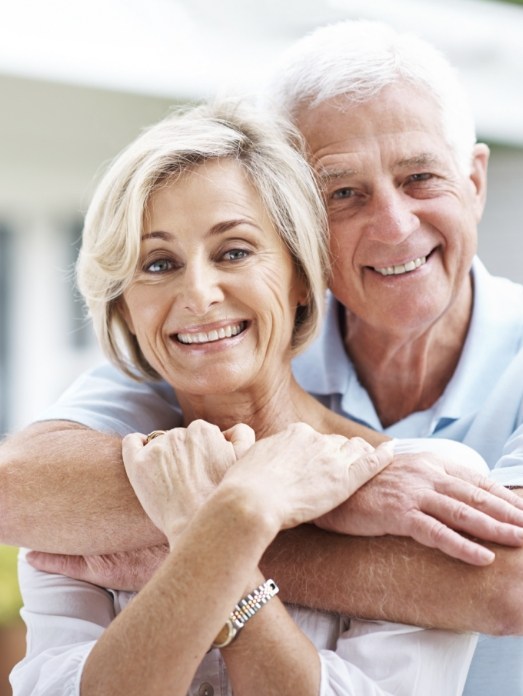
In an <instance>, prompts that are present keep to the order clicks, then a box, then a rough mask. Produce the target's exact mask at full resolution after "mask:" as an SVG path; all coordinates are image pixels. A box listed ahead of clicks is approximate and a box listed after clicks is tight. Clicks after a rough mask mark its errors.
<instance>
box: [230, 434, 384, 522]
mask: <svg viewBox="0 0 523 696" xmlns="http://www.w3.org/2000/svg"><path fill="white" fill-rule="evenodd" d="M392 456H393V446H392V443H384V444H383V445H380V446H379V447H378V448H376V449H374V447H372V446H371V445H369V444H368V443H367V442H366V441H365V440H363V439H361V438H357V437H356V438H352V439H347V438H346V437H343V436H342V435H323V434H320V433H318V432H316V431H315V430H313V429H312V428H311V427H309V426H308V425H305V424H304V423H296V424H293V425H291V426H289V427H288V428H286V430H284V431H282V432H280V433H278V434H276V435H273V436H271V437H267V438H265V439H263V440H258V441H257V442H256V443H255V444H254V445H253V446H252V447H251V448H250V449H249V450H248V451H247V452H246V453H245V454H244V455H243V456H242V457H241V458H240V459H239V460H238V462H237V463H236V464H235V465H234V466H232V467H231V468H230V469H229V470H228V471H227V473H226V475H225V477H224V480H223V483H222V485H221V486H220V489H222V487H227V488H228V489H229V490H230V486H232V487H233V492H234V494H235V495H237V496H242V497H243V498H244V499H245V500H253V501H254V502H255V503H256V504H258V505H261V506H263V512H264V514H266V515H267V514H268V515H270V516H272V518H273V523H274V525H275V528H276V531H279V530H280V529H285V528H289V527H295V526H297V525H299V524H301V523H302V522H307V521H309V520H312V519H314V518H316V517H318V516H320V515H322V514H324V513H326V512H328V511H329V510H332V509H333V508H335V507H336V506H338V505H339V504H340V503H341V502H343V501H344V500H346V499H347V498H348V497H349V496H351V495H352V493H354V491H356V490H357V489H358V488H360V486H362V485H363V484H364V483H366V482H367V481H369V479H371V478H372V477H373V476H375V475H376V474H377V473H379V472H380V471H381V470H382V469H383V468H385V467H386V466H387V465H388V464H389V462H390V461H392Z"/></svg>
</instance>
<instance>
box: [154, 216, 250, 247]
mask: <svg viewBox="0 0 523 696" xmlns="http://www.w3.org/2000/svg"><path fill="white" fill-rule="evenodd" d="M239 225H249V227H254V228H255V229H257V230H260V229H261V227H260V226H259V225H258V224H257V223H256V222H254V220H249V219H248V218H233V219H232V220H223V221H220V222H217V223H216V224H215V225H213V226H212V227H211V228H210V229H209V232H208V235H209V236H211V237H212V236H214V235H219V234H224V233H225V232H228V231H229V230H230V229H232V228H234V227H238V226H239ZM147 239H161V240H162V241H165V242H171V241H173V240H174V239H176V235H175V234H173V233H172V232H166V231H165V230H152V231H151V232H144V233H143V234H142V237H141V240H142V242H144V241H146V240H147Z"/></svg>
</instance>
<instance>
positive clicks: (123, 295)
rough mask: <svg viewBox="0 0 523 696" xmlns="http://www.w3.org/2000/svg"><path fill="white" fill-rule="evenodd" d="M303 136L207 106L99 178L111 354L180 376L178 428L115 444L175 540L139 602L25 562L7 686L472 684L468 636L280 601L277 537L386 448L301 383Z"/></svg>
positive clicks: (330, 505)
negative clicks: (272, 550) (22, 645)
mask: <svg viewBox="0 0 523 696" xmlns="http://www.w3.org/2000/svg"><path fill="white" fill-rule="evenodd" d="M297 144H298V143H297V136H296V135H295V134H294V132H293V131H292V130H291V129H290V128H289V127H288V126H286V125H285V124H283V123H281V122H275V121H272V120H268V119H265V118H262V117H261V116H256V115H255V114H254V113H251V112H250V111H249V110H247V109H246V108H245V107H241V108H240V107H239V106H238V105H236V106H235V107H231V106H228V105H222V106H219V105H215V106H212V107H199V108H197V109H195V110H190V111H188V112H181V113H176V114H174V115H173V116H171V117H169V118H168V119H166V120H165V121H163V122H161V123H160V124H158V125H157V126H155V127H153V128H152V129H150V130H149V131H147V132H146V133H144V134H143V135H142V136H141V137H139V138H138V139H137V140H136V141H135V143H133V144H132V145H131V146H130V147H129V148H128V149H127V150H126V151H124V153H123V154H122V155H121V156H120V157H119V158H118V159H117V160H116V161H115V163H114V164H113V165H112V167H111V168H110V169H109V171H108V173H107V174H106V176H105V178H104V179H103V181H102V182H101V184H100V186H99V188H98V190H97V193H96V194H95V197H94V199H93V202H92V205H91V207H90V209H89V212H88V215H87V218H86V224H85V230H84V238H83V246H82V251H81V255H80V259H79V266H78V277H79V285H80V288H81V290H82V292H83V295H84V297H85V298H86V302H87V304H88V306H89V308H90V312H91V315H92V317H93V320H94V325H95V327H96V330H97V333H98V336H99V338H100V341H101V344H102V346H103V347H104V349H105V351H106V352H107V354H108V355H109V356H110V357H111V358H112V360H113V361H114V362H115V363H116V364H117V365H118V366H120V368H121V369H122V370H124V371H125V372H126V373H128V374H132V375H133V376H135V377H137V378H139V377H140V376H142V375H146V376H148V377H150V376H161V377H162V378H163V379H164V380H166V381H167V382H168V383H169V384H171V385H172V386H173V388H175V389H176V393H177V397H178V399H179V402H180V404H181V407H182V410H183V416H184V425H185V428H176V429H174V430H171V431H168V432H163V431H159V432H155V433H151V434H150V435H148V436H147V437H146V436H144V435H140V434H133V435H130V436H128V437H127V438H126V439H125V440H124V443H123V456H124V462H125V468H126V471H127V474H128V476H129V479H130V481H131V484H132V485H133V488H134V490H135V492H136V494H137V496H138V498H139V499H140V502H141V503H142V505H143V507H144V509H145V510H146V512H147V513H148V515H149V516H150V517H151V519H152V520H153V522H154V523H155V524H156V525H157V526H158V527H159V528H160V529H161V530H162V531H163V533H164V534H165V536H166V538H167V539H168V542H169V547H170V552H169V555H168V557H167V559H166V560H165V562H164V563H163V565H162V566H161V568H160V569H159V570H158V572H157V573H156V574H155V575H154V576H153V578H152V579H151V580H150V582H149V583H148V584H147V585H146V586H145V588H144V589H143V590H142V591H141V592H139V593H138V594H137V595H131V594H129V593H125V592H121V591H113V590H110V589H103V588H101V587H97V586H94V585H89V584H88V583H84V582H80V581H75V580H71V579H68V578H65V577H62V576H58V575H51V574H45V573H41V572H39V571H36V570H35V569H33V568H32V567H30V566H29V565H28V564H27V563H26V562H25V561H24V558H23V557H22V559H21V563H20V581H21V587H22V592H23V596H24V601H25V608H24V610H23V616H24V619H25V621H26V623H27V627H28V650H27V656H26V658H25V659H24V660H23V662H21V663H20V664H19V665H18V666H17V667H16V668H15V670H14V672H13V674H12V677H11V680H12V685H13V688H14V694H15V696H21V695H22V694H36V693H38V694H41V695H51V694H52V695H53V696H58V695H60V694H63V695H64V696H65V695H66V694H67V695H69V694H71V695H73V694H81V695H82V696H91V695H93V696H103V695H104V694H111V695H112V696H114V695H115V694H125V695H126V696H129V695H131V694H139V695H140V696H144V695H147V696H152V695H154V694H173V695H174V694H178V695H182V694H187V693H189V694H191V695H196V694H198V695H199V696H205V695H206V696H212V694H216V696H217V695H218V694H220V695H222V696H225V694H229V695H230V694H232V693H234V696H254V695H255V694H256V696H263V695H265V694H267V695H268V694H282V695H288V694H291V693H293V694H300V696H304V695H307V694H311V696H312V695H314V696H317V694H322V695H327V694H358V696H364V695H365V694H367V695H370V694H392V693H394V694H404V695H407V694H411V695H413V696H414V695H417V696H419V694H424V695H428V694H435V695H436V694H437V695H438V696H440V695H442V694H445V696H452V695H453V694H456V695H457V694H460V693H461V689H462V686H463V683H464V679H465V675H466V671H467V668H468V664H469V661H470V658H471V655H472V651H473V648H474V637H472V636H471V635H457V634H451V633H447V632H445V631H429V630H424V629H419V628H414V627H409V626H400V625H395V624H387V623H383V622H364V621H355V620H352V621H350V620H349V619H348V618H346V617H342V616H336V615H332V614H325V613H321V612H313V611H311V610H305V609H300V608H297V607H285V606H284V605H283V604H282V603H281V602H280V601H279V599H278V597H277V596H276V595H277V592H278V587H277V584H276V582H275V581H273V580H272V579H266V578H264V577H263V576H262V574H261V572H260V570H259V562H260V559H261V556H262V554H263V553H264V551H265V549H266V548H267V546H268V545H269V544H270V543H271V541H272V540H273V539H274V537H275V536H276V534H277V533H278V532H279V531H280V530H282V529H285V528H289V527H293V526H296V525H298V524H301V523H303V522H306V521H314V520H317V518H319V517H321V516H324V515H325V514H326V513H328V512H329V511H331V510H334V509H336V508H337V506H339V505H340V504H342V503H343V501H345V500H346V499H347V498H348V497H349V496H350V495H351V494H352V493H353V492H354V491H355V490H356V489H357V488H358V487H359V486H361V485H363V484H364V483H365V482H366V481H367V480H369V479H370V478H371V477H372V476H374V475H375V474H376V473H378V472H379V471H380V470H381V469H382V468H383V467H385V466H386V465H387V464H388V462H389V461H390V458H391V456H392V452H391V446H390V445H388V444H384V445H380V446H379V447H378V448H377V449H375V450H374V449H373V447H371V445H369V444H367V443H366V442H364V441H363V440H362V439H360V438H355V439H352V440H351V439H347V438H350V437H351V436H353V435H354V434H356V433H359V434H361V430H359V429H358V428H357V426H355V425H354V424H353V423H351V422H350V421H347V420H345V419H343V418H341V417H340V416H338V415H336V414H334V413H333V412H331V411H329V410H328V409H326V408H325V407H324V406H322V405H321V404H320V403H319V402H317V401H316V400H315V399H314V398H312V397H311V396H310V395H309V394H307V393H306V392H304V391H303V390H302V389H301V388H300V387H299V386H298V385H297V383H296V381H295V380H294V378H293V376H292V372H291V359H292V357H293V356H294V355H295V354H296V353H297V351H299V350H301V349H302V348H303V347H304V346H305V345H306V344H307V342H308V341H309V340H310V339H311V338H312V337H313V336H314V334H315V331H316V328H317V326H318V322H319V321H320V319H321V316H322V310H323V299H324V290H325V283H326V280H327V275H328V270H327V269H328V262H327V251H326V244H325V223H324V214H323V207H322V201H321V196H320V195H319V193H318V192H317V190H316V188H315V183H314V177H313V175H312V173H311V172H310V170H309V168H308V166H307V165H306V163H305V161H304V160H303V159H302V157H301V155H300V154H299V153H298V151H297V149H296V147H295V146H296V145H297ZM334 433H336V434H334ZM369 436H370V433H369ZM374 444H377V443H376V442H375V443H374ZM464 453H465V454H463V453H462V454H463V456H466V455H467V453H468V450H466V449H465V448H464ZM325 520H326V518H325V517H324V518H323V523H324V524H325ZM276 580H277V579H276Z"/></svg>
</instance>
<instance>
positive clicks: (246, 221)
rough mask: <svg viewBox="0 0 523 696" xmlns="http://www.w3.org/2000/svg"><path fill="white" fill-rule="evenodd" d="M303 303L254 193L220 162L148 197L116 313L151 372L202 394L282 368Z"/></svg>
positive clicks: (275, 374)
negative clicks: (134, 263)
mask: <svg viewBox="0 0 523 696" xmlns="http://www.w3.org/2000/svg"><path fill="white" fill-rule="evenodd" d="M305 296H306V292H305V289H304V286H303V283H300V282H299V281H298V280H297V277H296V273H295V271H294V267H293V263H292V261H291V258H290V255H289V253H288V251H287V249H286V247H285V246H284V244H283V242H282V241H281V239H280V237H279V235H278V234H277V232H276V231H275V229H274V227H273V225H272V223H271V221H270V220H269V217H268V215H267V213H266V211H265V209H264V207H263V205H262V202H261V200H260V198H259V196H258V194H257V192H256V191H255V190H254V188H253V187H252V186H251V184H250V183H249V181H248V179H247V177H246V176H245V174H244V173H243V170H242V169H241V167H240V165H239V164H238V163H236V162H235V161H233V160H228V159H223V160H214V161H210V162H208V163H205V164H202V165H200V166H198V167H196V168H195V169H194V170H191V171H190V172H188V173H187V174H185V175H184V176H183V177H182V178H181V179H179V180H176V181H172V182H170V183H167V184H166V185H165V186H164V187H163V188H161V189H159V190H158V191H156V192H155V193H154V194H153V196H152V197H151V200H150V203H149V206H148V209H147V215H146V221H145V224H144V231H143V236H142V242H141V256H140V261H139V264H138V269H137V271H136V274H135V276H134V279H133V281H132V283H131V285H130V287H129V288H128V289H127V290H126V291H125V293H124V295H123V302H122V306H121V308H122V313H123V315H124V317H125V320H126V322H127V325H128V327H129V329H130V331H131V332H132V333H133V334H135V335H136V338H137V340H138V342H139V344H140V347H141V349H142V351H143V353H144V355H145V357H146V359H147V360H148V361H149V363H150V364H151V365H152V366H153V367H154V368H155V370H156V371H157V372H158V373H159V374H160V375H162V377H163V378H164V379H165V380H166V381H167V382H169V383H170V384H171V385H172V386H173V387H175V388H176V389H178V390H180V391H182V392H186V393H194V394H207V393H221V392H232V391H236V390H241V389H243V388H248V387H249V386H252V385H253V384H255V383H256V384H258V383H259V380H260V379H268V380H271V379H276V380H277V379H278V378H279V376H281V370H282V369H283V370H288V369H289V365H290V342H291V336H292V330H293V326H294V316H295V312H296V307H297V305H298V304H299V303H300V302H303V301H304V298H305Z"/></svg>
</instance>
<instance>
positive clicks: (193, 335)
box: [175, 321, 247, 345]
mask: <svg viewBox="0 0 523 696" xmlns="http://www.w3.org/2000/svg"><path fill="white" fill-rule="evenodd" d="M246 328H247V322H246V321H237V322H233V323H228V324H226V325H225V326H218V327H216V328H210V329H193V330H192V331H185V332H180V333H177V334H175V338H176V340H177V341H178V342H179V343H183V344H184V345H194V344H200V345H201V344H205V343H216V342H217V341H222V340H223V339H227V338H231V337H234V336H238V334H241V333H243V332H244V331H245V329H246Z"/></svg>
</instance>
